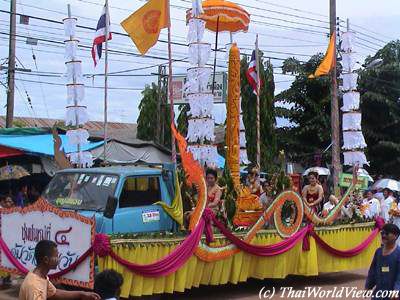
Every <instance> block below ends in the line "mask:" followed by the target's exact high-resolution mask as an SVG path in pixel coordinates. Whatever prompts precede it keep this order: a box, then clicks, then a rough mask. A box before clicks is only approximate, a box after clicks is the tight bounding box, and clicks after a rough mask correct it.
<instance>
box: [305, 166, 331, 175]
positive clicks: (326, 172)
mask: <svg viewBox="0 0 400 300" xmlns="http://www.w3.org/2000/svg"><path fill="white" fill-rule="evenodd" d="M310 172H315V173H318V175H322V176H329V175H331V172H330V171H329V169H327V168H323V167H312V168H309V169H307V170H305V171H304V173H303V176H307V175H308V174H309V173H310Z"/></svg>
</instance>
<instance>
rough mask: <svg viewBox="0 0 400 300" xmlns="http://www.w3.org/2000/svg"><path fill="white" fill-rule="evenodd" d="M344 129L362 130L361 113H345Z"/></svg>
mask: <svg viewBox="0 0 400 300" xmlns="http://www.w3.org/2000/svg"><path fill="white" fill-rule="evenodd" d="M342 126H343V130H361V113H344V114H343V123H342Z"/></svg>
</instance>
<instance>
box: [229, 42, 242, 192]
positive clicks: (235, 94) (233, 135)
mask: <svg viewBox="0 0 400 300" xmlns="http://www.w3.org/2000/svg"><path fill="white" fill-rule="evenodd" d="M228 82H229V85H228V103H227V117H226V146H227V154H226V158H227V163H228V166H229V170H230V172H231V176H232V180H233V184H234V186H235V189H236V190H238V189H239V186H240V142H239V131H240V118H239V116H240V107H239V106H240V52H239V48H238V47H237V45H236V43H234V44H233V45H232V47H231V49H230V51H229V69H228Z"/></svg>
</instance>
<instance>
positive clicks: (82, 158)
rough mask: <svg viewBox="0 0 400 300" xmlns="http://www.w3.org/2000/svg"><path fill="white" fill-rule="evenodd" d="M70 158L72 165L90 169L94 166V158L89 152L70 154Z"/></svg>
mask: <svg viewBox="0 0 400 300" xmlns="http://www.w3.org/2000/svg"><path fill="white" fill-rule="evenodd" d="M67 156H68V158H69V160H70V162H71V163H73V164H77V165H79V166H80V167H83V168H90V167H91V166H93V157H92V154H91V153H90V152H89V151H83V152H73V153H69V154H68V155H67Z"/></svg>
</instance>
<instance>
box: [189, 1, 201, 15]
mask: <svg viewBox="0 0 400 300" xmlns="http://www.w3.org/2000/svg"><path fill="white" fill-rule="evenodd" d="M203 13H204V10H203V5H202V4H201V0H192V17H198V16H200V15H201V14H203Z"/></svg>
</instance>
